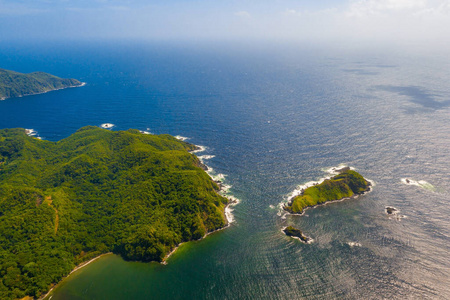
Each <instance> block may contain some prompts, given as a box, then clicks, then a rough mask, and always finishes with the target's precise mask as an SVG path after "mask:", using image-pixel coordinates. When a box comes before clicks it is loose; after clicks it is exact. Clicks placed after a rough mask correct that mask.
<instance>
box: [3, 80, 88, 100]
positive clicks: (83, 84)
mask: <svg viewBox="0 0 450 300" xmlns="http://www.w3.org/2000/svg"><path fill="white" fill-rule="evenodd" d="M85 85H86V82H82V83H81V84H79V85H71V86H66V87H62V88H58V89H53V90H48V91H44V92H39V93H32V94H24V95H20V96H14V97H1V98H0V101H3V100H6V99H14V98H22V97H26V96H33V95H41V94H46V93H49V92H53V91H59V90H64V89H70V88H77V87H82V86H85Z"/></svg>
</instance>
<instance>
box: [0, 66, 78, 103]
mask: <svg viewBox="0 0 450 300" xmlns="http://www.w3.org/2000/svg"><path fill="white" fill-rule="evenodd" d="M81 84H82V83H81V82H79V81H78V80H76V79H64V78H59V77H57V76H53V75H50V74H47V73H44V72H33V73H29V74H23V73H18V72H14V71H9V70H5V69H0V99H6V98H11V97H21V96H26V95H33V94H39V93H45V92H48V91H53V90H58V89H63V88H67V87H73V86H80V85H81Z"/></svg>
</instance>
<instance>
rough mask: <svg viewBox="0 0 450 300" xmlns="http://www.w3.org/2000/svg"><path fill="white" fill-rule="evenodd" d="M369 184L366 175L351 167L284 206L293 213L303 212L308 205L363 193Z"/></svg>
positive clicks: (307, 190) (310, 188) (309, 189)
mask: <svg viewBox="0 0 450 300" xmlns="http://www.w3.org/2000/svg"><path fill="white" fill-rule="evenodd" d="M369 186H370V183H369V182H368V181H367V180H365V179H364V177H362V176H361V175H360V174H359V173H358V172H356V171H353V170H350V169H349V170H346V171H343V172H341V173H340V174H338V175H336V176H334V177H333V178H331V179H327V180H325V181H324V182H322V183H321V184H318V185H315V186H311V187H309V188H307V189H305V190H304V191H303V193H302V194H301V195H299V196H297V197H295V198H294V199H292V201H291V202H290V203H288V205H287V206H285V207H284V208H285V209H286V210H287V211H289V212H291V213H295V214H301V213H302V212H303V209H304V208H306V207H311V206H314V205H317V204H321V203H324V202H327V201H333V200H339V199H342V198H346V197H352V196H354V195H355V194H357V195H358V194H362V193H364V192H365V191H367V190H368V189H369Z"/></svg>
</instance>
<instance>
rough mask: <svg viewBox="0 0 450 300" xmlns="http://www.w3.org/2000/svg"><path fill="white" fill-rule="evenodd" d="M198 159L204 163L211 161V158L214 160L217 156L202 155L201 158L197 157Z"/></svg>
mask: <svg viewBox="0 0 450 300" xmlns="http://www.w3.org/2000/svg"><path fill="white" fill-rule="evenodd" d="M197 157H198V159H200V161H201V162H203V161H204V160H205V159H211V158H214V157H216V156H215V155H200V156H197Z"/></svg>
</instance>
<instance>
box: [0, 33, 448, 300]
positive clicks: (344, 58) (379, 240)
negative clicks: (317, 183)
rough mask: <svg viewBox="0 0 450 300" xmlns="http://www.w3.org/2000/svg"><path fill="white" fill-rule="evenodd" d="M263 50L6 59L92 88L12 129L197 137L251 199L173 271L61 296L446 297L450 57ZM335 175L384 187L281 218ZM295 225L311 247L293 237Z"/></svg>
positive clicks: (5, 113) (103, 262) (111, 47)
mask: <svg viewBox="0 0 450 300" xmlns="http://www.w3.org/2000/svg"><path fill="white" fill-rule="evenodd" d="M263 46H264V47H263ZM266 46H267V45H255V46H245V47H244V46H238V45H218V44H217V45H203V44H202V45H194V44H188V45H185V44H176V43H118V42H117V43H113V42H111V43H68V44H54V45H48V44H35V45H32V46H31V47H24V46H23V45H19V44H17V45H8V46H7V47H4V48H2V50H1V51H0V65H1V66H2V67H3V68H6V69H13V70H16V71H19V72H31V71H37V70H40V71H45V72H49V73H52V74H55V75H58V76H61V77H73V78H77V79H79V80H81V81H84V82H86V83H87V84H86V86H84V87H81V88H73V89H66V90H60V91H55V92H51V93H47V94H41V95H35V96H28V97H23V98H15V99H7V100H5V101H0V114H1V116H2V117H1V118H0V128H8V127H23V128H33V129H34V130H36V131H37V132H38V134H39V136H40V137H42V138H44V139H48V140H59V139H62V138H65V137H67V136H68V135H70V134H71V133H73V132H75V131H76V130H77V129H78V128H80V127H82V126H85V125H100V124H102V123H106V122H108V123H113V124H115V127H114V128H113V130H126V129H128V128H137V129H140V130H148V131H150V132H152V133H155V134H160V133H169V134H172V135H181V136H185V137H189V138H190V139H189V140H188V141H189V142H192V143H194V144H198V145H203V146H206V147H207V148H206V151H205V152H204V153H201V154H208V155H214V157H213V158H210V159H208V160H207V164H208V165H209V166H211V167H212V168H213V169H214V170H215V171H216V172H218V173H222V174H225V175H226V177H225V181H226V183H227V184H230V185H232V189H231V192H232V194H233V195H234V196H235V197H237V198H239V199H240V200H241V202H240V204H239V205H237V206H236V207H235V209H234V215H235V220H236V221H235V223H233V225H232V226H231V227H230V228H227V229H225V230H222V231H219V232H217V233H214V234H212V235H210V236H208V237H207V238H205V239H204V240H201V241H197V242H192V243H187V244H183V245H182V246H181V247H180V248H179V249H178V250H177V251H176V252H175V253H174V254H173V256H171V257H170V259H169V260H168V264H167V265H160V264H157V263H150V264H144V263H138V262H125V261H123V260H122V259H121V258H120V257H117V256H114V255H110V256H105V257H102V258H99V259H98V260H97V261H95V262H93V263H91V264H89V265H88V266H86V267H84V268H82V269H80V270H78V271H76V272H75V273H73V274H72V275H71V276H70V277H69V278H67V279H66V280H64V281H63V282H62V284H60V285H59V286H58V287H57V288H56V289H55V290H54V293H53V294H52V298H51V299H288V298H290V299H298V298H306V299H308V298H310V299H336V298H337V299H361V298H370V299H383V298H394V299H405V298H413V299H423V298H425V299H426V298H429V299H447V298H450V291H449V290H448V286H450V280H449V278H450V271H449V270H450V259H449V258H448V257H449V255H448V254H449V250H450V243H449V242H450V224H449V219H448V215H449V213H450V209H449V207H448V203H449V200H450V190H449V188H448V182H449V179H450V178H449V174H450V155H449V152H448V149H449V147H450V126H448V124H449V121H450V120H449V119H450V109H449V106H450V87H449V86H448V82H449V81H450V74H449V73H448V69H449V67H450V66H449V64H450V63H449V61H450V60H449V59H448V55H445V54H444V55H440V56H439V55H428V54H416V53H413V52H406V53H403V52H400V53H398V52H393V51H384V50H377V51H375V50H373V51H331V50H329V49H326V48H320V47H319V48H313V47H309V48H307V47H303V46H298V45H297V46H295V45H289V47H287V46H286V47H285V46H284V45H281V46H280V47H266ZM263 49H264V50H263ZM199 155H200V154H199ZM339 164H345V165H349V166H352V167H354V168H356V170H357V171H359V172H360V173H361V174H362V175H363V176H364V177H366V178H368V179H371V180H373V181H374V182H375V187H374V189H373V191H372V192H371V193H369V194H367V195H365V196H362V197H358V198H357V199H352V200H349V201H344V202H339V203H334V204H330V205H326V206H321V207H317V208H315V209H310V210H308V211H307V212H306V214H305V215H304V216H301V217H298V216H287V217H286V219H283V218H282V217H281V216H280V215H279V209H278V205H279V203H280V202H282V201H286V198H287V196H288V195H289V194H290V193H291V192H292V191H293V190H295V189H296V188H297V186H298V185H301V184H303V183H306V182H308V181H312V180H318V179H320V178H322V177H324V176H327V175H328V174H327V173H326V172H325V170H326V169H327V168H330V167H333V166H337V165H339ZM405 178H408V179H410V180H415V181H417V182H418V184H417V185H413V184H405V183H404V182H402V179H405ZM415 181H414V182H415ZM427 183H428V184H427ZM386 206H394V207H395V208H397V209H398V210H399V211H400V213H399V214H400V215H401V216H405V217H404V218H395V217H389V216H387V215H386V213H385V207H386ZM287 225H293V226H296V227H298V228H301V230H302V231H303V232H305V233H306V234H307V235H308V236H311V237H312V238H313V239H314V243H312V244H310V245H305V244H303V243H301V242H299V241H296V240H292V239H290V238H288V237H286V236H285V235H283V234H282V233H281V228H282V227H284V226H287Z"/></svg>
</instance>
